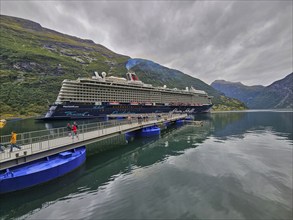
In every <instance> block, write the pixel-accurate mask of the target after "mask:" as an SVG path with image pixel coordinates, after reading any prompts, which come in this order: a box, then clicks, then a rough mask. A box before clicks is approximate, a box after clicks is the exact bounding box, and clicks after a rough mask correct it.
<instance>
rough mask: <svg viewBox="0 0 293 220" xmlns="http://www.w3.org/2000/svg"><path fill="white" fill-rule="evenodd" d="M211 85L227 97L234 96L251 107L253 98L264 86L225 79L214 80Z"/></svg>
mask: <svg viewBox="0 0 293 220" xmlns="http://www.w3.org/2000/svg"><path fill="white" fill-rule="evenodd" d="M211 86H212V87H213V88H215V89H216V90H218V91H220V92H222V93H224V94H225V95H226V96H228V97H232V98H236V99H239V100H241V101H242V102H244V103H245V104H246V106H247V107H249V108H251V107H252V105H251V102H252V101H253V99H254V98H255V97H256V96H257V95H258V94H259V93H260V92H262V91H263V89H264V88H265V87H264V86H261V85H257V86H246V85H243V84H242V83H241V82H228V81H225V80H215V81H214V82H213V83H212V84H211Z"/></svg>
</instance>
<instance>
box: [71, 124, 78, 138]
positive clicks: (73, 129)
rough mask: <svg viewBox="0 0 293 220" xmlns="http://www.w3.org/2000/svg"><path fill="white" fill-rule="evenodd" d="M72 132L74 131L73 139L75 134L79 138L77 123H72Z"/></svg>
mask: <svg viewBox="0 0 293 220" xmlns="http://www.w3.org/2000/svg"><path fill="white" fill-rule="evenodd" d="M72 132H73V134H72V139H73V138H74V136H76V137H77V139H78V134H77V126H76V125H75V124H73V125H72Z"/></svg>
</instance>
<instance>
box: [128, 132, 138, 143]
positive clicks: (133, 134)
mask: <svg viewBox="0 0 293 220" xmlns="http://www.w3.org/2000/svg"><path fill="white" fill-rule="evenodd" d="M135 136H137V132H136V131H131V132H127V133H125V139H126V140H127V141H130V140H131V139H133V138H134V137H135Z"/></svg>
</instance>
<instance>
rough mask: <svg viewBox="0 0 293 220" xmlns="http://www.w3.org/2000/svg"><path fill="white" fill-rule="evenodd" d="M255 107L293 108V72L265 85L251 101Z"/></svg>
mask: <svg viewBox="0 0 293 220" xmlns="http://www.w3.org/2000/svg"><path fill="white" fill-rule="evenodd" d="M251 106H252V108H255V109H271V108H273V109H283V108H291V109H292V108H293V73H291V74H289V75H288V76H286V77H285V78H283V79H281V80H278V81H276V82H274V83H272V84H271V85H269V86H267V87H265V88H264V89H263V91H262V92H261V93H259V94H258V95H257V96H256V97H255V98H254V99H253V100H252V102H251Z"/></svg>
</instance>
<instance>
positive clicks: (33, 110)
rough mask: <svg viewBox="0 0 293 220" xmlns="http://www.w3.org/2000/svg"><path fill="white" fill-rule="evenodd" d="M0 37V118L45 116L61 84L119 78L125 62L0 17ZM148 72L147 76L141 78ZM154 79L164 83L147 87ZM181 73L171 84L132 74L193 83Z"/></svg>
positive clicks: (222, 101)
mask: <svg viewBox="0 0 293 220" xmlns="http://www.w3.org/2000/svg"><path fill="white" fill-rule="evenodd" d="M0 36H1V38H0V39H1V43H0V52H1V53H0V64H1V65H0V81H1V86H0V106H1V108H0V115H2V116H3V117H5V118H7V117H25V116H33V115H39V114H41V113H44V112H46V110H47V108H48V103H52V102H54V101H55V100H56V97H57V95H58V92H59V90H60V87H61V82H62V81H63V80H64V79H76V78H77V77H80V76H82V77H86V76H91V75H92V73H93V72H94V71H98V72H103V71H105V72H107V73H108V75H117V76H121V75H123V76H124V74H125V73H126V72H127V69H126V68H125V65H126V63H127V61H128V60H129V59H130V57H128V56H124V55H119V54H116V53H114V52H113V51H111V50H109V49H107V48H105V47H104V46H102V45H99V44H95V43H94V42H93V41H91V40H84V39H80V38H77V37H73V36H69V35H65V34H61V33H58V32H56V31H53V30H50V29H47V28H43V27H42V26H41V25H40V24H38V23H35V22H32V21H29V20H25V19H21V18H15V17H10V16H4V15H1V16H0ZM149 72H152V75H151V76H152V77H149V76H148V75H147V74H146V73H149ZM178 72H179V71H178ZM180 73H181V72H180ZM160 74H163V75H162V77H163V78H164V79H165V80H162V81H156V82H157V83H153V82H154V78H153V76H154V75H156V77H157V78H158V77H159V75H160ZM182 74H183V73H181V75H180V74H178V75H177V78H176V80H175V79H174V80H172V79H171V78H172V75H169V76H168V77H167V78H168V79H167V78H166V77H165V76H166V75H164V73H162V72H160V71H157V72H153V70H147V71H145V70H144V71H140V70H138V75H139V76H140V77H141V78H142V79H143V80H145V82H146V83H153V84H154V85H159V84H160V85H162V84H167V85H170V87H177V88H182V86H183V84H184V85H185V83H186V82H185V81H186V80H185V81H184V82H183V81H181V80H183V79H187V78H188V80H187V81H189V80H193V81H195V80H197V79H195V78H192V77H190V76H188V75H185V74H183V75H184V77H183V75H182ZM180 76H182V77H183V78H182V79H181V78H180ZM187 86H188V85H187ZM210 88H211V87H209V86H208V85H207V87H206V88H205V89H204V90H206V91H207V92H209V89H210ZM199 89H201V88H199ZM211 95H214V94H213V92H211ZM215 97H216V98H215V100H213V101H215V103H216V104H219V105H221V106H224V108H227V109H230V108H232V109H239V108H243V107H244V105H243V104H242V103H240V102H238V101H236V100H233V101H229V100H228V99H227V98H225V97H224V96H222V97H221V96H220V95H219V93H218V95H216V96H215Z"/></svg>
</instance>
